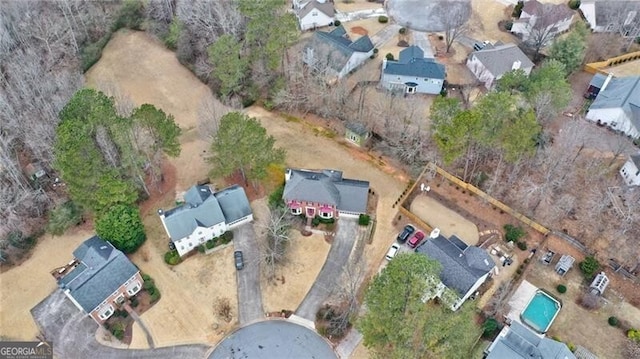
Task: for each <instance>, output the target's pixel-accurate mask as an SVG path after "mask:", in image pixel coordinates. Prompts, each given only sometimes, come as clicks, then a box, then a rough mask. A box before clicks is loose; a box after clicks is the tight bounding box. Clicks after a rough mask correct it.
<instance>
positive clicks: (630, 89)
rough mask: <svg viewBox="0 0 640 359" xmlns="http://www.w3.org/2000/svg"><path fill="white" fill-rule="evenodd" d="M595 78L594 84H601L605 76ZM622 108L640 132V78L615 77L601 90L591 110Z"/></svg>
mask: <svg viewBox="0 0 640 359" xmlns="http://www.w3.org/2000/svg"><path fill="white" fill-rule="evenodd" d="M597 76H598V75H596V76H594V78H593V79H592V80H591V82H592V83H594V82H599V81H600V80H599V78H600V77H602V76H603V75H600V76H599V77H598V79H596V78H597ZM603 108H621V109H622V110H623V111H624V112H625V113H626V114H627V116H628V118H629V120H630V121H631V123H632V124H633V126H634V127H635V128H636V129H637V130H638V131H640V76H629V77H614V78H612V79H611V81H609V84H607V86H606V87H605V88H604V90H602V89H601V90H600V92H599V93H598V96H597V97H596V99H595V100H594V101H593V103H592V104H591V106H590V107H589V110H592V109H603Z"/></svg>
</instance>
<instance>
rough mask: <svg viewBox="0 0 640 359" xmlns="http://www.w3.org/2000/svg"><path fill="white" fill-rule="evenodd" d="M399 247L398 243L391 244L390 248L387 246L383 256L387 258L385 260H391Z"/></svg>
mask: <svg viewBox="0 0 640 359" xmlns="http://www.w3.org/2000/svg"><path fill="white" fill-rule="evenodd" d="M399 249H400V245H399V244H398V243H394V244H392V245H391V248H389V250H388V251H387V255H386V256H385V258H387V260H392V259H393V257H395V256H396V253H398V250H399Z"/></svg>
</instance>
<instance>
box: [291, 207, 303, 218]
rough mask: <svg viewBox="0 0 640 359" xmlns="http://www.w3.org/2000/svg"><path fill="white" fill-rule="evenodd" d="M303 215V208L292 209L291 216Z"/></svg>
mask: <svg viewBox="0 0 640 359" xmlns="http://www.w3.org/2000/svg"><path fill="white" fill-rule="evenodd" d="M301 213H302V208H300V207H298V208H291V214H293V215H294V216H297V215H299V214H301Z"/></svg>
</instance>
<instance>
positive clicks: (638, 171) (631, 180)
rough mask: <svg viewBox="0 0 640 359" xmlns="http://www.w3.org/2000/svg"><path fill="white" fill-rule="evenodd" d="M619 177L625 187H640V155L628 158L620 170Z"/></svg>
mask: <svg viewBox="0 0 640 359" xmlns="http://www.w3.org/2000/svg"><path fill="white" fill-rule="evenodd" d="M620 175H621V176H622V179H623V180H624V182H625V183H626V184H627V186H640V153H637V154H635V155H631V156H629V159H628V160H627V162H625V163H624V165H623V166H622V168H621V169H620Z"/></svg>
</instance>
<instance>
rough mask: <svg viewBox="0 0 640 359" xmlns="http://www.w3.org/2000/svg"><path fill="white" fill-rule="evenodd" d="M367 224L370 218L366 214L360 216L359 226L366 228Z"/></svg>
mask: <svg viewBox="0 0 640 359" xmlns="http://www.w3.org/2000/svg"><path fill="white" fill-rule="evenodd" d="M369 222H371V217H370V216H369V215H368V214H361V215H360V217H358V224H359V225H361V226H368V225H369Z"/></svg>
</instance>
